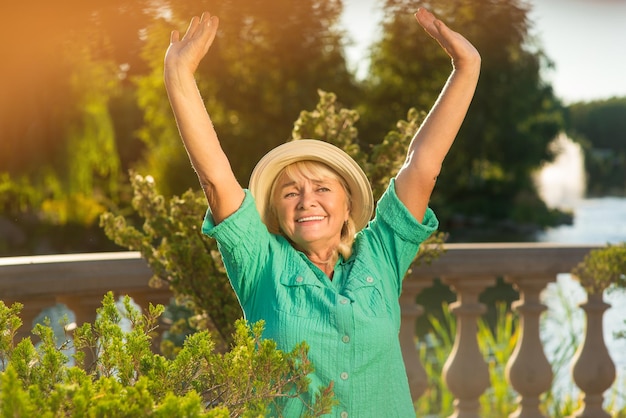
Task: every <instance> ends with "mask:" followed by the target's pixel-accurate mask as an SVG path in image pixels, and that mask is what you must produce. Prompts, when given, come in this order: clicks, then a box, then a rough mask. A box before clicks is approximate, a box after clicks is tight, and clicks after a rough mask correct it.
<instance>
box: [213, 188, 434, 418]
mask: <svg viewBox="0 0 626 418" xmlns="http://www.w3.org/2000/svg"><path fill="white" fill-rule="evenodd" d="M437 227H438V221H437V218H436V217H435V215H434V213H433V211H432V210H431V209H430V208H429V209H428V210H427V212H426V215H425V216H424V220H423V221H422V223H419V222H418V221H416V220H415V218H414V217H413V216H412V215H411V214H410V212H409V211H408V210H407V209H406V207H405V206H404V205H403V204H402V202H401V201H400V200H399V199H398V197H397V195H396V193H395V182H394V180H392V181H391V182H390V184H389V187H388V188H387V191H386V192H385V194H384V195H383V196H382V197H381V199H380V201H379V202H378V205H377V209H376V214H375V217H374V219H373V220H372V221H371V222H370V223H369V224H368V226H367V227H366V228H365V229H364V230H362V231H360V232H359V233H358V234H357V236H356V239H355V242H354V247H353V254H352V256H351V257H350V258H349V259H348V260H344V259H342V258H341V257H340V259H339V260H338V261H337V264H336V265H335V271H334V274H333V280H332V281H331V280H330V279H329V278H328V277H327V276H326V275H325V274H324V273H323V272H322V271H321V270H320V269H319V268H318V267H317V266H315V265H314V264H313V263H311V262H310V261H309V260H308V258H307V257H306V256H305V255H304V254H303V253H301V252H299V251H297V250H295V249H294V248H293V247H292V246H291V244H290V243H289V242H288V241H287V240H286V239H285V238H284V237H282V236H279V235H273V234H270V233H269V232H268V231H267V229H266V228H265V225H264V224H263V223H262V222H261V219H260V217H259V214H258V212H257V210H256V207H255V205H254V201H253V197H252V195H251V194H250V193H249V191H248V190H246V196H245V198H244V201H243V203H242V205H241V207H240V208H239V209H238V210H237V212H235V213H234V214H232V215H231V216H230V217H228V218H227V219H225V220H224V221H223V222H221V223H219V224H218V225H215V224H214V223H213V221H212V217H211V214H210V212H209V211H207V215H206V216H205V219H204V223H203V225H202V232H203V233H205V234H207V235H209V236H212V237H214V238H215V239H216V240H217V243H218V247H219V250H220V252H221V254H222V258H223V260H224V264H225V267H226V271H227V273H228V277H229V278H230V281H231V284H232V286H233V288H234V290H235V293H236V294H237V297H238V298H239V302H240V304H241V306H242V308H243V311H244V314H245V316H246V319H247V320H248V321H249V322H252V323H254V322H257V321H259V320H261V319H262V320H264V321H265V324H266V326H265V333H264V335H263V336H264V338H268V339H272V340H274V341H276V343H277V345H278V348H279V349H281V350H284V351H291V350H292V349H293V347H294V346H295V345H296V344H298V343H300V342H302V341H306V342H307V344H308V345H309V358H310V359H311V362H312V364H313V366H314V367H315V372H314V373H312V374H311V375H309V377H310V378H311V384H310V386H309V390H310V392H309V394H308V396H313V394H314V393H315V392H316V391H317V390H318V389H319V387H321V386H327V385H328V384H329V383H330V381H333V382H334V391H335V395H336V397H337V399H338V400H339V402H340V404H339V405H338V406H337V407H335V408H333V413H332V414H331V416H336V417H344V418H345V417H349V416H350V417H359V418H363V417H382V416H385V417H410V416H415V410H414V406H413V403H412V400H411V395H410V392H409V385H408V380H407V375H406V370H405V368H404V362H403V359H402V352H401V350H400V342H399V339H398V333H399V331H400V305H399V303H398V297H399V296H400V292H401V290H402V280H403V278H404V275H405V273H406V271H407V270H408V268H409V266H410V265H411V263H412V261H413V259H414V258H415V255H416V254H417V251H418V249H419V245H420V244H421V243H422V242H423V241H424V240H425V239H426V238H427V237H428V236H430V234H432V233H433V231H435V230H436V228H437ZM308 401H310V398H309V400H308ZM301 414H302V402H301V401H300V400H298V399H292V400H290V401H288V402H287V403H286V404H285V405H284V409H283V416H285V417H298V416H300V415H301Z"/></svg>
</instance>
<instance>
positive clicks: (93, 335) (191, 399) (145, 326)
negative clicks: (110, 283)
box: [0, 293, 335, 417]
mask: <svg viewBox="0 0 626 418" xmlns="http://www.w3.org/2000/svg"><path fill="white" fill-rule="evenodd" d="M21 308H22V306H21V305H20V304H18V303H16V304H13V305H12V306H11V307H7V306H6V305H5V304H4V303H3V302H1V301H0V325H1V326H2V329H3V330H4V332H2V333H1V334H0V365H2V370H3V371H2V373H1V374H0V415H1V416H6V417H8V416H11V417H32V416H35V415H38V416H41V417H58V416H63V417H67V416H69V417H113V416H114V417H137V416H142V417H143V416H145V417H172V416H176V417H229V416H243V417H257V416H263V415H265V414H266V413H267V412H268V411H269V410H270V409H271V410H273V411H276V413H277V414H278V415H280V414H279V411H280V408H279V407H278V406H277V404H278V403H279V401H280V400H281V399H285V398H287V397H299V394H300V393H303V392H305V391H306V390H307V389H308V385H309V379H308V378H307V374H309V373H310V372H311V371H312V370H313V366H312V365H311V363H310V362H309V360H308V358H307V346H306V344H305V343H301V344H299V345H298V346H297V347H295V348H294V350H293V351H291V352H290V353H285V352H282V351H279V350H277V349H276V344H275V343H274V342H273V341H271V340H263V339H261V334H262V331H263V323H257V324H254V325H253V326H251V327H249V326H248V325H247V324H246V323H245V322H243V321H238V322H237V323H236V325H235V334H234V336H233V341H234V343H233V346H232V349H231V350H230V351H229V352H228V353H226V354H220V353H217V352H216V351H215V342H214V341H213V340H212V338H211V335H210V334H209V332H207V331H204V332H198V333H195V334H193V335H192V336H190V337H189V338H187V340H186V341H185V343H184V346H183V348H182V349H181V351H180V352H179V354H178V356H177V357H176V358H175V359H172V360H170V359H167V358H165V357H163V356H160V355H157V354H153V353H152V352H151V351H150V343H151V334H152V332H153V331H154V326H155V324H156V320H157V319H158V317H159V315H161V313H162V312H163V309H164V308H163V306H161V305H158V306H151V307H150V310H149V312H148V313H147V314H145V315H142V314H141V313H139V312H138V311H137V310H136V309H135V308H134V307H133V306H132V304H131V302H130V298H128V297H125V298H124V308H125V309H124V312H120V311H119V310H118V309H117V307H116V304H115V300H114V298H113V295H112V293H109V294H107V295H106V296H105V297H104V300H103V304H102V307H101V308H100V309H99V310H98V318H97V319H96V321H95V322H94V323H93V324H89V323H86V324H83V325H82V326H81V327H80V328H78V329H77V330H76V331H75V332H74V338H73V339H74V343H73V345H74V348H75V349H76V353H75V355H74V357H75V360H76V365H74V366H70V365H69V358H68V357H67V356H66V355H65V354H64V353H63V352H62V349H63V348H67V346H68V345H70V344H71V342H70V341H69V340H68V341H66V342H64V343H62V344H60V345H59V344H58V342H57V341H56V340H55V337H54V332H53V330H52V328H51V327H50V326H45V325H41V324H38V325H37V326H36V327H35V329H34V330H33V333H34V335H36V336H38V337H39V338H40V340H41V343H40V344H39V345H38V346H35V345H33V343H32V341H31V340H30V338H26V339H23V340H22V341H21V342H19V343H18V344H17V345H14V344H13V338H14V336H15V333H16V330H17V329H18V328H19V327H20V326H21V320H20V319H19V317H18V314H19V312H20V310H21ZM123 321H127V322H128V323H130V330H127V331H125V330H124V329H123V326H122V323H123ZM86 354H90V356H87V355H86ZM86 358H91V359H92V360H91V361H90V362H85V359H86ZM87 363H88V364H87ZM81 366H83V367H81ZM333 398H334V394H333V391H332V385H330V386H329V387H326V388H319V392H318V396H317V397H316V398H315V401H314V403H313V404H311V405H307V406H308V415H307V416H310V417H316V416H319V415H322V414H325V413H329V412H330V409H331V408H332V406H333V405H334V404H335V401H334V399H333Z"/></svg>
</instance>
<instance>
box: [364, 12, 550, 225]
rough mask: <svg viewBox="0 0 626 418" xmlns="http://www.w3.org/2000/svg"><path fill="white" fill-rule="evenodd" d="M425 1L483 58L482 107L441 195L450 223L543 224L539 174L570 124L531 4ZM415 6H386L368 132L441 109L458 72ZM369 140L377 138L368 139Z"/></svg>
mask: <svg viewBox="0 0 626 418" xmlns="http://www.w3.org/2000/svg"><path fill="white" fill-rule="evenodd" d="M422 5H423V6H424V7H427V8H429V9H431V10H432V11H433V12H434V13H435V14H436V15H437V16H438V17H440V18H441V19H442V20H444V21H445V22H446V23H448V24H449V26H450V27H452V28H453V29H454V30H456V31H458V32H460V33H462V34H463V35H464V36H466V37H467V38H468V39H469V40H470V41H472V43H474V44H475V45H476V47H477V48H478V50H479V51H480V53H481V56H482V63H483V65H482V70H481V78H480V80H479V84H478V88H477V91H476V94H475V97H474V100H473V103H472V105H471V107H470V110H469V112H468V115H467V118H466V120H465V122H464V125H463V126H462V128H461V130H460V132H459V135H458V138H457V141H456V142H455V144H454V146H453V147H452V150H451V152H450V154H449V156H448V157H447V159H446V161H445V162H444V168H443V170H442V173H441V175H440V176H439V178H438V185H437V187H436V189H435V192H434V194H433V198H432V205H433V207H434V208H435V209H436V212H437V214H438V216H439V217H440V219H441V220H442V223H443V225H444V228H448V227H450V224H449V221H450V220H451V218H452V217H453V216H454V215H460V214H462V215H464V216H466V217H469V216H471V217H482V218H484V219H491V220H514V221H517V222H530V221H535V222H536V221H538V218H537V217H536V215H537V213H539V214H541V213H543V214H544V215H545V214H546V212H547V209H546V207H545V205H544V204H543V202H541V200H540V199H539V197H538V195H537V193H536V191H535V189H534V184H533V179H532V174H533V172H534V171H535V170H536V169H537V168H538V167H539V166H540V164H541V163H542V162H544V161H549V160H550V159H551V158H552V156H551V155H550V152H549V148H548V144H549V143H550V142H551V141H552V139H553V138H554V137H555V136H556V134H557V133H558V131H559V129H560V127H561V109H560V105H559V103H558V101H557V100H556V98H555V97H554V95H553V92H552V89H551V87H550V86H549V85H548V84H547V83H545V82H544V81H543V80H542V78H541V74H540V72H541V70H542V69H543V68H545V66H548V65H549V64H550V63H549V61H548V60H547V59H546V57H545V56H544V55H543V53H542V52H541V50H540V49H538V47H537V46H536V45H534V44H533V39H531V37H530V35H529V27H530V23H529V22H528V20H527V14H528V9H527V6H525V5H524V4H522V3H521V2H518V1H508V0H507V1H504V0H479V1H475V2H466V1H460V0H446V1H437V2H426V3H422ZM407 10H412V4H410V3H409V2H407V1H404V0H387V1H386V3H385V17H384V22H383V37H382V39H381V40H380V41H379V42H378V43H377V44H376V45H375V46H374V48H373V52H372V67H371V76H370V79H369V80H368V81H367V83H366V88H367V89H368V90H369V93H368V94H366V97H367V98H369V100H368V101H367V104H366V105H365V108H364V110H363V112H362V114H363V119H364V122H365V129H363V130H362V132H365V133H366V134H367V135H376V136H378V135H380V133H381V132H384V130H385V129H386V128H387V124H388V123H389V121H392V120H395V119H397V117H398V115H399V114H400V113H401V112H402V111H403V109H407V108H409V107H411V106H416V107H418V108H421V109H427V108H429V107H430V106H432V104H433V103H434V102H435V100H436V97H437V96H436V95H437V94H438V92H439V91H440V90H441V88H442V87H443V85H444V83H445V80H446V78H447V76H448V75H449V73H450V70H451V66H450V62H449V58H448V57H447V56H446V55H445V53H444V52H443V51H441V48H440V47H439V46H438V45H437V44H436V43H435V42H434V41H433V40H432V39H429V38H428V35H427V34H426V33H425V32H424V31H422V30H421V28H419V25H417V24H416V23H415V22H414V18H413V16H412V15H411V14H410V13H407ZM485 22H489V24H485ZM364 140H365V142H369V143H375V138H372V137H369V136H368V137H366V138H364ZM524 208H527V209H526V210H524ZM528 208H531V209H532V210H529V209H528ZM540 221H541V222H540V223H544V222H545V220H540Z"/></svg>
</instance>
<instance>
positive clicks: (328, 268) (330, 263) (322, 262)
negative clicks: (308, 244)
mask: <svg viewBox="0 0 626 418" xmlns="http://www.w3.org/2000/svg"><path fill="white" fill-rule="evenodd" d="M305 254H306V256H307V258H308V259H309V260H311V262H312V263H313V264H315V265H316V266H317V267H319V268H320V270H322V271H323V272H324V274H326V275H327V276H328V277H330V278H331V279H332V276H333V271H334V269H335V263H336V262H337V258H338V254H337V251H328V252H326V253H322V254H319V253H305Z"/></svg>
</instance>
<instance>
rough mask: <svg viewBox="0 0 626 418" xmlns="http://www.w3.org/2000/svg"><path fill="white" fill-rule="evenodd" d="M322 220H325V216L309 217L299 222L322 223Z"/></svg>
mask: <svg viewBox="0 0 626 418" xmlns="http://www.w3.org/2000/svg"><path fill="white" fill-rule="evenodd" d="M322 219H324V217H323V216H307V217H306V218H300V219H298V222H307V221H321V220H322Z"/></svg>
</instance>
